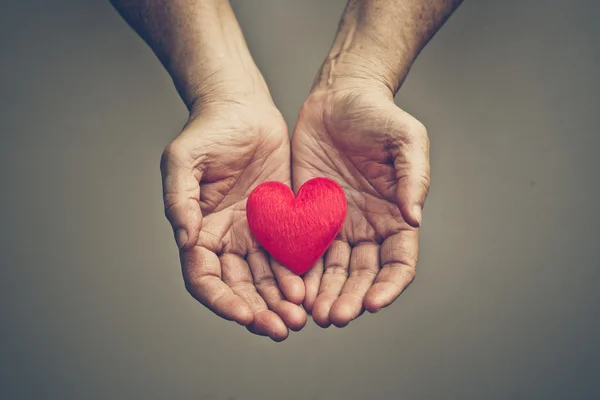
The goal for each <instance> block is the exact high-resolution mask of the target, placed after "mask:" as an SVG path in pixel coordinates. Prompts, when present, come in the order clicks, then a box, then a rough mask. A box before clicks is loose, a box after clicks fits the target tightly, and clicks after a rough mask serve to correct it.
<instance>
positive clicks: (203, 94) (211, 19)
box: [159, 0, 271, 109]
mask: <svg viewBox="0 0 600 400" xmlns="http://www.w3.org/2000/svg"><path fill="white" fill-rule="evenodd" d="M184 11H186V10H180V12H181V13H182V15H181V16H178V19H177V20H176V22H177V26H178V27H184V28H185V29H183V28H182V29H183V32H181V33H177V32H174V33H176V34H174V35H169V37H170V38H171V40H169V42H168V46H165V51H164V52H162V53H159V55H160V56H162V57H160V58H161V60H162V61H163V64H164V65H165V67H166V69H167V71H168V72H169V74H170V75H171V77H172V79H173V82H174V84H175V87H176V88H177V91H178V92H179V94H180V96H181V98H182V99H183V101H184V103H185V104H186V106H187V107H188V109H191V108H192V107H193V106H196V105H198V104H203V103H209V102H214V101H228V100H230V101H234V100H237V99H241V98H252V99H253V100H255V101H258V100H260V101H270V100H271V96H270V94H269V90H268V88H267V85H266V83H265V81H264V79H263V77H262V75H261V74H260V71H259V70H258V68H257V67H256V64H255V63H254V60H253V59H252V55H251V54H250V51H249V50H248V47H247V45H246V41H245V39H244V36H243V33H242V31H241V29H240V27H239V24H238V22H237V20H236V18H235V15H234V13H233V10H232V9H231V7H230V5H229V2H228V1H227V0H211V1H206V2H203V3H199V4H198V5H196V6H195V8H194V9H192V10H189V11H188V13H184ZM182 38H183V39H182Z"/></svg>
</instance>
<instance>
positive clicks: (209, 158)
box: [161, 101, 306, 341]
mask: <svg viewBox="0 0 600 400" xmlns="http://www.w3.org/2000/svg"><path fill="white" fill-rule="evenodd" d="M161 172H162V180H163V193H164V203H165V213H166V216H167V218H168V219H169V221H170V223H171V225H172V227H173V230H174V233H175V239H176V241H177V244H178V247H179V248H180V259H181V266H182V272H183V278H184V282H185V286H186V288H187V290H188V291H189V293H190V294H191V295H192V296H193V297H194V298H196V299H197V300H198V301H199V302H200V303H202V304H204V305H205V306H206V307H208V308H209V309H211V310H212V311H213V312H214V313H216V314H217V315H219V316H221V317H223V318H225V319H227V320H233V321H235V322H237V323H238V324H241V325H243V326H246V327H247V328H248V330H249V331H251V332H253V333H256V334H259V335H264V336H269V337H270V338H271V339H273V340H275V341H281V340H284V339H285V338H286V337H287V336H288V333H289V331H288V328H289V329H292V330H300V329H301V328H302V327H303V326H304V325H305V323H306V313H305V311H304V310H303V309H302V308H301V307H300V306H299V305H300V304H302V301H303V300H304V283H303V281H302V279H301V278H300V277H298V276H296V275H295V274H293V273H292V272H290V271H289V270H287V269H286V268H285V267H283V266H281V265H280V264H278V263H277V262H276V261H274V260H272V259H270V257H269V255H268V253H267V252H266V251H265V250H264V249H263V248H262V247H260V245H259V244H258V242H257V241H256V239H255V238H254V237H253V235H252V234H251V232H250V229H249V227H248V222H247V219H246V199H247V197H248V195H249V194H250V192H251V191H252V189H253V188H254V187H255V186H257V185H258V184H260V183H262V182H265V181H279V182H283V183H286V184H288V185H289V184H290V145H289V136H288V132H287V127H286V124H285V121H284V120H283V118H282V116H281V114H280V113H279V111H278V110H277V109H276V108H275V106H274V105H273V104H272V103H268V102H267V103H266V104H265V103H264V102H251V101H249V102H240V101H235V102H233V101H229V102H219V103H215V104H212V105H203V106H202V107H201V109H199V110H195V109H194V108H192V112H191V114H190V119H189V121H188V123H187V124H186V126H185V128H184V129H183V132H181V134H180V135H179V136H178V137H177V138H176V139H175V140H173V142H172V143H170V144H169V145H168V146H167V147H166V148H165V150H164V152H163V155H162V160H161Z"/></svg>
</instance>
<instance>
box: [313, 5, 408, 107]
mask: <svg viewBox="0 0 600 400" xmlns="http://www.w3.org/2000/svg"><path fill="white" fill-rule="evenodd" d="M391 3H392V4H391V5H389V6H387V7H392V6H393V8H392V9H387V8H386V7H384V6H378V5H377V4H374V3H373V2H365V1H361V0H349V1H348V4H347V6H346V9H345V10H344V14H343V16H342V19H341V21H340V24H339V27H338V31H337V34H336V37H335V41H334V43H333V45H332V47H331V50H330V52H329V55H328V56H327V58H326V60H325V62H324V63H323V65H322V67H321V69H320V71H319V73H318V74H317V78H316V79H315V82H314V85H313V89H316V90H319V89H323V88H329V87H336V86H341V85H345V84H356V85H361V84H362V85H365V84H366V85H371V86H372V85H374V86H378V87H381V88H385V89H387V91H388V92H390V93H391V94H392V96H393V95H395V94H396V92H397V91H398V90H399V88H400V85H401V84H402V82H403V81H404V79H405V78H406V76H407V75H408V72H409V70H410V67H411V65H412V63H413V62H414V60H415V58H416V57H417V54H418V52H419V43H418V41H417V40H416V38H415V37H414V35H412V34H411V33H410V32H409V31H407V29H406V28H405V27H403V24H402V23H400V22H399V21H402V17H401V16H398V15H393V14H395V13H397V12H398V10H397V9H398V8H399V5H398V4H394V2H391ZM400 8H401V7H400ZM407 25H410V24H407Z"/></svg>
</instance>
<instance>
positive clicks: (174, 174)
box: [160, 142, 202, 250]
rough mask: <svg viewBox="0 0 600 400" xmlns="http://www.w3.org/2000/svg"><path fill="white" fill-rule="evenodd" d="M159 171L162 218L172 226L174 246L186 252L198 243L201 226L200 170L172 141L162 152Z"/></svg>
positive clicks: (183, 150)
mask: <svg viewBox="0 0 600 400" xmlns="http://www.w3.org/2000/svg"><path fill="white" fill-rule="evenodd" d="M160 170H161V175H162V183H163V200H164V204H165V215H166V217H167V219H168V220H169V222H170V223H171V226H172V227H173V232H174V234H175V241H176V242H177V246H178V247H179V248H180V249H181V250H189V249H191V248H193V247H194V246H195V245H196V243H197V242H198V236H199V235H200V228H201V226H202V212H201V210H200V179H201V175H202V174H201V171H200V170H199V169H197V168H195V167H194V165H193V163H192V162H191V159H190V156H189V152H188V151H187V149H185V148H182V147H181V145H178V144H176V142H173V143H171V144H170V145H168V146H167V147H166V148H165V150H164V151H163V154H162V158H161V162H160Z"/></svg>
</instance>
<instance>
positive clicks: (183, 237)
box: [175, 229, 188, 249]
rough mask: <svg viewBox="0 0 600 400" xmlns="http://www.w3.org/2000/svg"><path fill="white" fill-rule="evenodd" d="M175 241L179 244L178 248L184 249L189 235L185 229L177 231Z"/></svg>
mask: <svg viewBox="0 0 600 400" xmlns="http://www.w3.org/2000/svg"><path fill="white" fill-rule="evenodd" d="M175 241H176V242H177V246H178V247H179V248H180V249H183V246H185V244H186V243H187V241H188V234H187V232H186V230H185V229H177V232H175Z"/></svg>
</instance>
